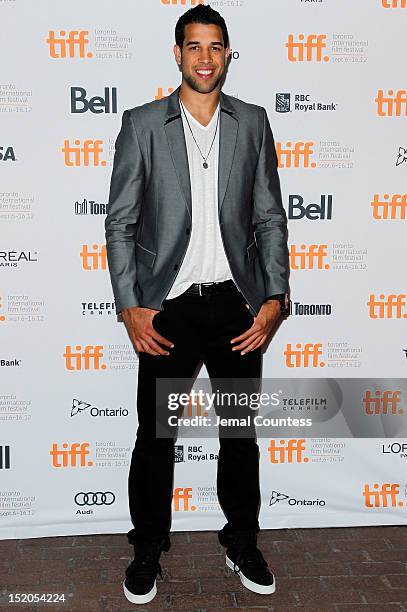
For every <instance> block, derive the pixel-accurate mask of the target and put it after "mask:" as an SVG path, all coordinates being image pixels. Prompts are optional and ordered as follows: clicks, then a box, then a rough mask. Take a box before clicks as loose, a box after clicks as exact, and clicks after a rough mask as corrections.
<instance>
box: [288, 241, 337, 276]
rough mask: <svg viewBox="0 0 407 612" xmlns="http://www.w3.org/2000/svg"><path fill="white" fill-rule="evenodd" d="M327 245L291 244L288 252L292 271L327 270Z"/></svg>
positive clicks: (328, 266)
mask: <svg viewBox="0 0 407 612" xmlns="http://www.w3.org/2000/svg"><path fill="white" fill-rule="evenodd" d="M327 248H328V245H327V244H310V245H309V246H308V247H307V245H306V244H301V245H300V246H299V248H298V245H296V244H292V245H291V247H290V249H289V252H290V266H291V269H292V270H329V268H330V265H329V263H326V259H327V257H328V253H327Z"/></svg>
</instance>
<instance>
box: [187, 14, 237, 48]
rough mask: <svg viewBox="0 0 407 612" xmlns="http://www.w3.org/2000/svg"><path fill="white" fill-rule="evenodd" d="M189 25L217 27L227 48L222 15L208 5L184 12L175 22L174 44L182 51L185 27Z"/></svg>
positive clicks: (226, 31)
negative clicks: (200, 24) (198, 24)
mask: <svg viewBox="0 0 407 612" xmlns="http://www.w3.org/2000/svg"><path fill="white" fill-rule="evenodd" d="M189 23H204V24H210V25H212V24H213V25H217V26H219V27H220V28H221V30H222V35H223V44H224V46H225V48H226V47H228V46H229V33H228V29H227V27H226V23H225V20H224V19H223V17H222V15H221V14H220V13H218V11H215V10H214V9H213V8H212V7H211V6H210V5H209V4H198V5H197V6H195V7H194V8H191V9H189V11H186V13H184V14H183V15H181V17H180V18H179V19H178V21H177V25H176V26H175V42H176V44H177V45H178V46H179V47H180V48H181V49H182V47H183V44H184V40H185V26H186V25H188V24H189Z"/></svg>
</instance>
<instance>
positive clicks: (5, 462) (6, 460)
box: [0, 445, 10, 470]
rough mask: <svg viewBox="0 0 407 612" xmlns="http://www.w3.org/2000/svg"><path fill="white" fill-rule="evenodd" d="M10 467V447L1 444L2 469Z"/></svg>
mask: <svg viewBox="0 0 407 612" xmlns="http://www.w3.org/2000/svg"><path fill="white" fill-rule="evenodd" d="M9 469H10V447H9V446H8V445H7V446H0V470H9Z"/></svg>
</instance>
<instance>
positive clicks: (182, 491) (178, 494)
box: [172, 487, 196, 512]
mask: <svg viewBox="0 0 407 612" xmlns="http://www.w3.org/2000/svg"><path fill="white" fill-rule="evenodd" d="M172 497H173V501H174V511H175V512H180V511H182V512H188V511H189V510H191V511H192V512H193V511H194V510H196V506H190V505H189V500H190V499H192V488H191V487H177V488H176V489H174V491H173V496H172ZM181 501H182V507H181Z"/></svg>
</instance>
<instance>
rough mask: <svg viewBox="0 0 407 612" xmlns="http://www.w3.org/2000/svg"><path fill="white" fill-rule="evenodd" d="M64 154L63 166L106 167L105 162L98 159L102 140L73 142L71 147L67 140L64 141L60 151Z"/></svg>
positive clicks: (101, 149) (101, 148)
mask: <svg viewBox="0 0 407 612" xmlns="http://www.w3.org/2000/svg"><path fill="white" fill-rule="evenodd" d="M61 151H62V153H63V154H64V163H65V166H70V167H72V166H76V167H78V166H93V167H96V166H106V160H104V159H100V155H101V154H102V153H103V140H84V141H83V146H82V147H81V141H80V140H75V141H74V144H73V145H71V144H70V142H69V140H64V146H63V147H62V149H61Z"/></svg>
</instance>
